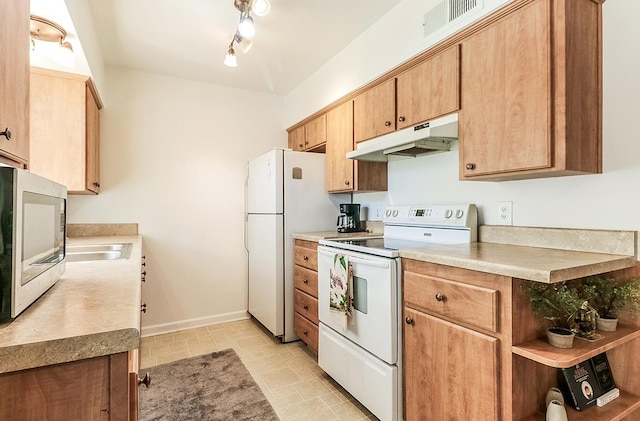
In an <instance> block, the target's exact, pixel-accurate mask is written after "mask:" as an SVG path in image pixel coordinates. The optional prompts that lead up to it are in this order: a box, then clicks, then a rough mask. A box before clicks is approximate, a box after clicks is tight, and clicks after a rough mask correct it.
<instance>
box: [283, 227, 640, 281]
mask: <svg viewBox="0 0 640 421" xmlns="http://www.w3.org/2000/svg"><path fill="white" fill-rule="evenodd" d="M355 234H364V235H365V236H376V235H378V236H379V235H382V234H381V233H370V234H367V233H351V234H341V235H340V236H343V237H355V236H356V235H355ZM359 236H362V235H359ZM293 237H294V238H296V239H302V240H309V241H319V240H322V239H326V238H337V237H339V235H338V234H337V233H336V232H335V231H334V232H312V233H297V234H294V236H293ZM478 239H479V241H478V242H473V243H470V244H434V243H425V244H424V246H421V247H419V248H407V249H400V250H399V254H400V257H403V258H407V259H414V260H420V261H424V262H430V263H437V264H441V265H446V266H453V267H458V268H464V269H470V270H475V271H479V272H486V273H494V274H498V275H504V276H509V277H513V278H520V279H527V280H530V281H538V282H546V283H552V282H561V281H567V280H570V279H576V278H582V277H585V276H590V275H596V274H600V273H605V272H611V271H614V270H618V269H625V268H629V267H632V266H634V265H636V264H637V263H638V262H637V246H636V244H637V232H636V231H619V230H593V229H570V228H545V227H517V226H493V225H481V226H479V227H478Z"/></svg>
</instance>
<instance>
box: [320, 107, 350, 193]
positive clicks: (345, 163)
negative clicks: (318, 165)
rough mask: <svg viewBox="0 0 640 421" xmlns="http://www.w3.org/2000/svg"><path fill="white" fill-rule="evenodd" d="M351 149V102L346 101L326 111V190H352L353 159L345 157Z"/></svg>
mask: <svg viewBox="0 0 640 421" xmlns="http://www.w3.org/2000/svg"><path fill="white" fill-rule="evenodd" d="M352 150H353V102H352V101H348V102H345V103H344V104H342V105H340V106H339V107H336V108H334V109H332V110H331V111H329V112H327V151H326V154H327V160H326V162H327V191H328V192H340V191H351V190H353V188H354V185H355V184H354V180H353V160H351V159H347V158H346V154H347V152H350V151H352Z"/></svg>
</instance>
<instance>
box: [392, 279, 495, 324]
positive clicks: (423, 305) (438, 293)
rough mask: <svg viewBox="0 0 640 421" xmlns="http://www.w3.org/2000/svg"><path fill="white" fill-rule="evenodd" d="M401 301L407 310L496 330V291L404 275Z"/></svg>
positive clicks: (442, 280) (443, 280)
mask: <svg viewBox="0 0 640 421" xmlns="http://www.w3.org/2000/svg"><path fill="white" fill-rule="evenodd" d="M404 301H405V303H406V305H407V306H408V307H417V308H419V309H424V310H426V311H428V312H430V313H433V314H437V315H441V316H444V317H446V318H449V319H451V320H453V321H458V322H462V323H466V324H468V325H472V326H477V327H479V328H482V329H486V330H489V331H492V332H497V331H498V291H496V290H494V289H489V288H482V287H477V286H474V285H469V284H464V283H461V282H455V281H448V280H445V279H440V278H434V277H431V276H426V275H420V274H417V273H413V272H405V273H404Z"/></svg>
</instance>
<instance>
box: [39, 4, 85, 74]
mask: <svg viewBox="0 0 640 421" xmlns="http://www.w3.org/2000/svg"><path fill="white" fill-rule="evenodd" d="M29 32H30V34H31V52H32V53H35V52H37V51H38V47H37V44H36V41H45V42H55V43H57V44H58V46H59V47H60V48H59V49H56V50H54V51H53V52H52V55H53V59H54V60H55V61H57V62H58V63H60V64H62V65H63V66H66V67H73V66H74V64H75V58H74V56H73V46H72V45H71V43H70V42H69V41H65V39H66V38H67V31H66V30H65V29H64V28H63V27H62V26H60V25H58V24H57V23H55V22H53V21H51V20H49V19H46V18H43V17H40V16H36V15H31V22H30V28H29Z"/></svg>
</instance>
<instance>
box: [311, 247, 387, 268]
mask: <svg viewBox="0 0 640 421" xmlns="http://www.w3.org/2000/svg"><path fill="white" fill-rule="evenodd" d="M318 253H319V254H324V255H325V256H333V255H334V254H342V255H344V256H347V257H348V258H349V263H361V264H363V265H367V266H374V267H378V268H388V267H389V261H388V260H387V259H385V260H370V259H363V258H361V257H356V256H353V255H350V254H347V253H344V251H343V250H335V252H332V251H327V250H318Z"/></svg>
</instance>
